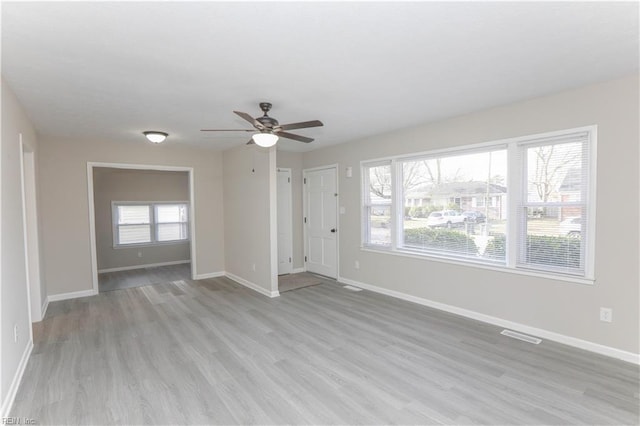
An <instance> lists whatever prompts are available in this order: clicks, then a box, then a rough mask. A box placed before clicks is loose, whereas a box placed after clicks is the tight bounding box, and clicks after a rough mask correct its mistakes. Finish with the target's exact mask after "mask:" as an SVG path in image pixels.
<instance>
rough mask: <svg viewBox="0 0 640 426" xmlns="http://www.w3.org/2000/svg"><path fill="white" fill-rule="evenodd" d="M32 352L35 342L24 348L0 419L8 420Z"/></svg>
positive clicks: (3, 402)
mask: <svg viewBox="0 0 640 426" xmlns="http://www.w3.org/2000/svg"><path fill="white" fill-rule="evenodd" d="M32 350H33V341H32V340H29V342H28V343H27V347H26V348H24V352H23V353H22V358H21V359H20V363H19V364H18V368H17V369H16V373H15V374H14V375H13V380H12V381H11V386H10V387H9V391H8V392H7V395H6V396H5V398H4V400H3V401H2V407H1V408H0V418H3V419H6V418H8V417H9V413H10V412H11V407H12V406H13V401H15V399H16V394H17V393H18V388H19V387H20V383H21V382H22V375H23V374H24V370H25V369H26V368H27V363H28V362H29V357H30V356H31V351H32Z"/></svg>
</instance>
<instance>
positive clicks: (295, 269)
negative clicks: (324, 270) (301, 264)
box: [291, 268, 306, 274]
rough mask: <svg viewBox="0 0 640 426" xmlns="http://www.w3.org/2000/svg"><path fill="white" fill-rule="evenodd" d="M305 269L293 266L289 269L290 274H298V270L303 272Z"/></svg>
mask: <svg viewBox="0 0 640 426" xmlns="http://www.w3.org/2000/svg"><path fill="white" fill-rule="evenodd" d="M305 271H306V269H305V268H294V269H292V270H291V273H292V274H299V273H300V272H305Z"/></svg>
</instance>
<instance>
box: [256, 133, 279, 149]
mask: <svg viewBox="0 0 640 426" xmlns="http://www.w3.org/2000/svg"><path fill="white" fill-rule="evenodd" d="M251 139H252V140H253V142H255V143H256V145H258V146H261V147H263V148H269V147H270V146H274V145H275V144H276V142H278V136H276V135H274V134H272V133H256V134H255V135H253V136H251Z"/></svg>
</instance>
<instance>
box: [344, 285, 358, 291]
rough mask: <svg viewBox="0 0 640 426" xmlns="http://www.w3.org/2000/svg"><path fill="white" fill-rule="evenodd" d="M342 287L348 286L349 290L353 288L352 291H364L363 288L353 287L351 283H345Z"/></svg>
mask: <svg viewBox="0 0 640 426" xmlns="http://www.w3.org/2000/svg"><path fill="white" fill-rule="evenodd" d="M342 288H346V289H347V290H351V291H362V289H361V288H358V287H353V286H351V285H343V286H342Z"/></svg>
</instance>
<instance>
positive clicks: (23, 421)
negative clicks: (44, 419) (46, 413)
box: [2, 417, 38, 425]
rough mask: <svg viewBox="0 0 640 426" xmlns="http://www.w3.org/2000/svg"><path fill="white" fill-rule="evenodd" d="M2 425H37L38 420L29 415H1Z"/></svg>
mask: <svg viewBox="0 0 640 426" xmlns="http://www.w3.org/2000/svg"><path fill="white" fill-rule="evenodd" d="M2 424H3V425H37V424H38V422H37V421H36V420H35V419H31V418H29V417H3V418H2Z"/></svg>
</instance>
